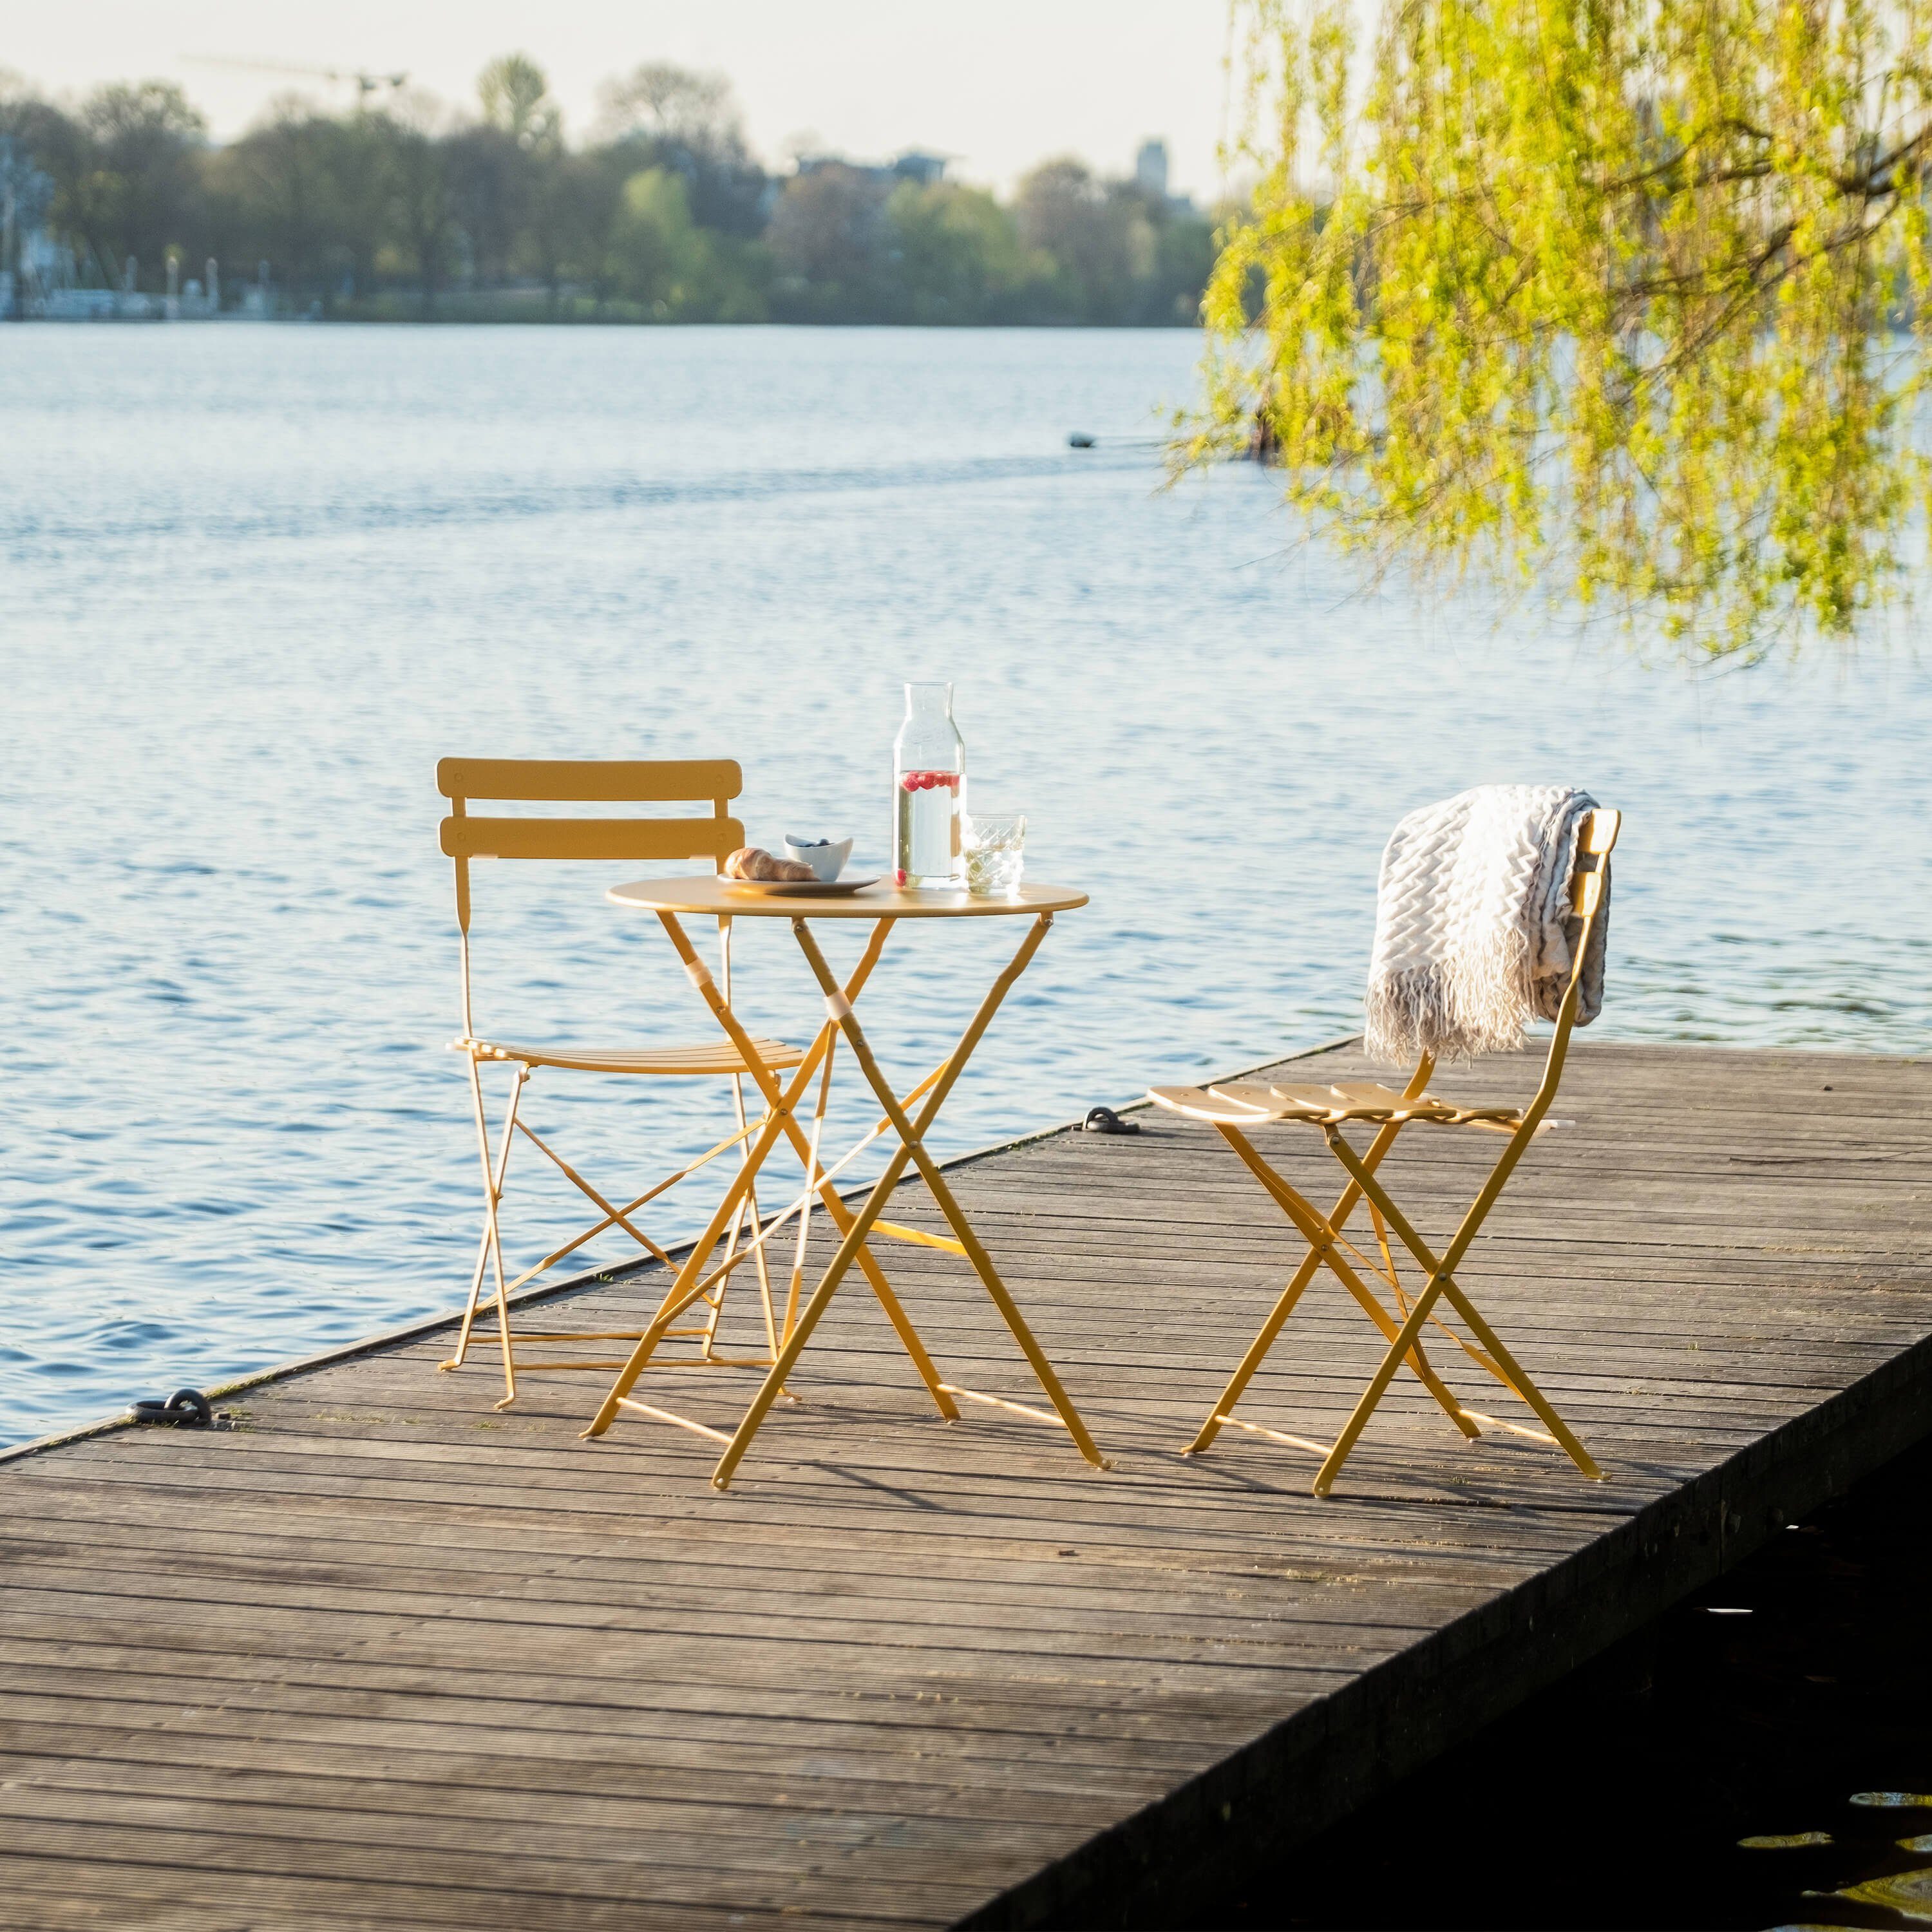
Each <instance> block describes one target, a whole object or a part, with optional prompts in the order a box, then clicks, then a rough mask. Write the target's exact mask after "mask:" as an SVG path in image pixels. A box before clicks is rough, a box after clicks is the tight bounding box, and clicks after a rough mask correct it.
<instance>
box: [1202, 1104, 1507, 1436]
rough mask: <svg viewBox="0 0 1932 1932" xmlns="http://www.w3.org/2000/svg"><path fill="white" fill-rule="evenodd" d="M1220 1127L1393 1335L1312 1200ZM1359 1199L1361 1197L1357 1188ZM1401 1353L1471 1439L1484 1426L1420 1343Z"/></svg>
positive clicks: (1392, 1325) (1386, 1335) (1318, 1253)
mask: <svg viewBox="0 0 1932 1932" xmlns="http://www.w3.org/2000/svg"><path fill="white" fill-rule="evenodd" d="M1397 1125H1399V1123H1397V1122H1394V1121H1391V1122H1390V1123H1389V1124H1388V1126H1389V1127H1395V1126H1397ZM1220 1132H1221V1134H1222V1136H1223V1138H1224V1139H1226V1141H1227V1142H1228V1145H1229V1146H1230V1147H1232V1148H1233V1149H1234V1150H1235V1153H1237V1154H1239V1155H1240V1156H1241V1159H1242V1160H1244V1162H1245V1163H1247V1166H1248V1168H1249V1169H1250V1172H1252V1173H1253V1175H1254V1176H1255V1178H1256V1180H1258V1181H1259V1182H1260V1183H1261V1184H1262V1187H1265V1189H1266V1190H1268V1193H1270V1194H1271V1195H1272V1196H1274V1199H1275V1201H1276V1202H1277V1205H1279V1206H1280V1208H1281V1210H1282V1211H1283V1213H1284V1214H1286V1215H1287V1216H1288V1217H1289V1220H1291V1221H1292V1222H1293V1223H1295V1226H1296V1227H1297V1228H1298V1229H1299V1230H1300V1231H1301V1235H1302V1238H1304V1240H1305V1241H1307V1243H1308V1244H1309V1246H1310V1250H1311V1251H1312V1253H1313V1257H1314V1259H1316V1262H1318V1263H1319V1264H1321V1265H1325V1266H1326V1267H1327V1268H1328V1271H1329V1272H1330V1273H1331V1274H1333V1275H1334V1277H1335V1278H1336V1280H1337V1281H1339V1282H1340V1283H1341V1284H1342V1286H1343V1287H1344V1288H1346V1289H1347V1290H1348V1291H1349V1293H1350V1294H1351V1295H1353V1296H1354V1297H1355V1300H1356V1301H1357V1303H1358V1304H1359V1305H1360V1306H1361V1310H1362V1312H1363V1313H1364V1314H1365V1315H1366V1316H1367V1317H1368V1318H1369V1319H1370V1321H1371V1322H1373V1323H1374V1324H1375V1325H1376V1328H1378V1329H1379V1330H1380V1331H1382V1337H1383V1339H1384V1340H1387V1341H1393V1340H1394V1338H1395V1336H1396V1333H1397V1324H1396V1322H1394V1320H1393V1319H1391V1316H1390V1315H1389V1313H1388V1310H1387V1309H1385V1307H1383V1306H1382V1304H1381V1302H1380V1301H1378V1300H1377V1299H1376V1296H1375V1295H1374V1294H1373V1292H1371V1291H1370V1289H1369V1287H1368V1285H1367V1283H1365V1282H1364V1280H1362V1278H1361V1276H1360V1275H1358V1274H1357V1273H1356V1272H1355V1270H1354V1269H1353V1268H1351V1267H1350V1266H1349V1264H1348V1263H1347V1262H1346V1261H1344V1260H1343V1259H1342V1257H1341V1256H1340V1254H1339V1253H1337V1252H1336V1244H1337V1241H1338V1240H1339V1238H1340V1236H1339V1235H1338V1233H1337V1229H1336V1227H1335V1226H1334V1223H1333V1222H1330V1221H1325V1220H1322V1217H1321V1216H1320V1215H1319V1214H1317V1213H1316V1211H1315V1207H1314V1204H1313V1202H1310V1201H1308V1200H1306V1199H1304V1197H1303V1196H1301V1195H1300V1194H1299V1193H1297V1192H1296V1191H1295V1189H1293V1188H1292V1187H1289V1184H1288V1183H1287V1182H1286V1181H1284V1180H1283V1179H1282V1178H1281V1176H1280V1175H1278V1174H1277V1173H1276V1172H1275V1171H1274V1169H1273V1168H1271V1167H1270V1166H1268V1163H1267V1162H1266V1161H1265V1160H1262V1157H1261V1156H1260V1155H1259V1154H1258V1153H1256V1151H1255V1149H1254V1148H1253V1145H1252V1144H1251V1143H1250V1142H1249V1140H1248V1139H1247V1136H1246V1135H1244V1134H1243V1133H1241V1130H1239V1129H1238V1128H1237V1127H1229V1126H1226V1125H1225V1124H1220ZM1383 1134H1387V1135H1388V1138H1387V1139H1386V1140H1385V1139H1384V1138H1383ZM1394 1139H1395V1136H1394V1134H1393V1133H1388V1127H1385V1129H1384V1130H1383V1133H1379V1134H1378V1135H1377V1136H1376V1142H1377V1144H1378V1145H1379V1146H1380V1147H1381V1148H1382V1152H1383V1153H1386V1152H1387V1151H1388V1148H1389V1146H1390V1145H1392V1144H1393V1142H1394ZM1370 1152H1371V1153H1373V1152H1375V1148H1373V1147H1372V1148H1370ZM1380 1158H1381V1156H1380V1155H1379V1154H1378V1155H1377V1159H1378V1160H1379V1159H1380ZM1357 1198H1358V1199H1359V1198H1360V1196H1359V1192H1358V1196H1357ZM1348 1205H1349V1208H1350V1209H1351V1210H1352V1209H1353V1208H1354V1206H1355V1202H1354V1201H1350V1202H1349V1204H1348ZM1311 1272H1312V1271H1311ZM1277 1305H1279V1304H1277ZM1293 1306H1294V1304H1293V1303H1292V1302H1291V1303H1290V1304H1289V1307H1290V1308H1291V1309H1292V1307H1293ZM1283 1319H1284V1320H1286V1316H1284V1317H1283ZM1404 1353H1405V1355H1406V1357H1407V1358H1408V1361H1409V1367H1411V1368H1412V1369H1413V1370H1415V1374H1416V1376H1417V1379H1418V1380H1419V1381H1420V1382H1421V1384H1422V1385H1423V1387H1424V1388H1426V1389H1427V1391H1429V1393H1430V1394H1431V1395H1432V1396H1433V1397H1435V1399H1436V1403H1437V1406H1439V1408H1440V1409H1442V1412H1443V1414H1444V1415H1446V1416H1448V1418H1449V1420H1450V1421H1451V1422H1453V1423H1454V1424H1455V1425H1456V1427H1457V1430H1460V1432H1461V1433H1462V1435H1463V1438H1464V1439H1465V1440H1466V1441H1469V1442H1474V1441H1475V1439H1476V1438H1477V1437H1478V1436H1480V1435H1481V1433H1482V1431H1481V1430H1480V1429H1478V1427H1477V1426H1476V1425H1475V1423H1473V1422H1472V1421H1470V1419H1469V1414H1468V1412H1466V1410H1465V1409H1464V1408H1463V1405H1462V1403H1461V1402H1460V1400H1458V1399H1457V1396H1456V1394H1455V1391H1454V1390H1452V1389H1451V1388H1450V1387H1449V1385H1448V1384H1447V1383H1446V1382H1444V1381H1443V1379H1442V1377H1441V1376H1439V1375H1438V1374H1437V1373H1436V1371H1435V1370H1434V1369H1433V1367H1431V1366H1430V1362H1429V1360H1428V1358H1427V1356H1425V1355H1423V1353H1422V1352H1421V1350H1420V1349H1417V1348H1415V1347H1413V1346H1412V1347H1410V1348H1409V1349H1406V1350H1405V1352H1404ZM1257 1366H1259V1364H1257ZM1228 1413H1229V1411H1228V1409H1226V1407H1225V1406H1223V1407H1222V1408H1220V1409H1217V1411H1216V1414H1217V1415H1220V1416H1226V1415H1227V1414H1228Z"/></svg>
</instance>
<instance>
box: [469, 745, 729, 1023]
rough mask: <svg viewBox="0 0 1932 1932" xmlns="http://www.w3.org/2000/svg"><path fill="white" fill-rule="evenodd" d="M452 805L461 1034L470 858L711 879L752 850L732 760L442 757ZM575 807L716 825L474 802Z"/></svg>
mask: <svg viewBox="0 0 1932 1932" xmlns="http://www.w3.org/2000/svg"><path fill="white" fill-rule="evenodd" d="M436 784H437V790H439V791H440V792H441V793H442V794H443V796H444V797H445V798H446V799H449V816H448V817H446V818H445V819H444V820H443V850H444V852H445V853H446V854H447V855H448V856H449V857H450V858H452V859H455V862H456V922H457V925H458V928H459V929H460V931H461V933H462V936H463V1026H464V1028H465V1030H466V1031H467V1030H468V1028H469V864H470V861H471V860H472V859H552V860H565V861H568V860H574V859H632V860H636V861H638V862H643V861H646V860H658V859H673V860H676V859H699V860H702V861H704V862H707V863H708V864H709V866H710V868H711V869H712V871H719V870H721V868H722V866H723V864H724V859H726V858H727V856H729V855H730V853H733V852H734V851H736V850H737V848H738V847H739V846H740V845H742V844H744V842H745V828H744V827H743V826H742V825H741V824H740V823H739V822H738V820H736V818H734V817H732V816H731V814H730V809H729V808H730V802H731V800H732V799H734V798H736V796H738V794H739V792H741V791H742V790H743V789H744V784H745V775H744V772H742V770H741V769H739V765H738V761H737V760H736V759H735V758H610V759H601V758H441V759H439V760H437V767H436ZM474 799H483V800H484V801H485V802H488V803H490V804H501V803H503V802H523V803H538V802H541V803H544V804H558V803H567V804H571V805H617V804H624V805H672V804H678V805H693V804H705V805H709V806H710V808H711V814H710V816H709V817H696V816H693V817H681V818H680V817H645V818H604V817H598V818H561V817H547V818H528V817H526V818H515V817H497V816H488V817H485V816H480V815H478V814H474V813H472V812H471V811H470V810H469V805H470V803H471V802H472V800H474Z"/></svg>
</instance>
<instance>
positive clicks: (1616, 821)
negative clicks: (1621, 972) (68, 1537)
mask: <svg viewBox="0 0 1932 1932" xmlns="http://www.w3.org/2000/svg"><path fill="white" fill-rule="evenodd" d="M1623 823H1624V815H1623V814H1622V812H1620V811H1610V809H1608V808H1607V807H1605V806H1604V805H1598V807H1597V808H1596V809H1595V811H1592V813H1591V814H1590V815H1589V817H1587V818H1586V819H1585V820H1583V824H1582V825H1581V826H1580V827H1579V828H1578V829H1577V869H1576V871H1574V872H1573V873H1572V874H1571V875H1570V905H1571V910H1572V911H1574V913H1576V915H1577V917H1578V918H1579V919H1581V920H1582V921H1583V926H1582V928H1581V929H1580V931H1579V932H1578V933H1577V947H1576V956H1575V958H1574V959H1573V960H1572V961H1571V965H1570V983H1569V985H1568V986H1566V987H1565V989H1563V1002H1562V1005H1561V1006H1559V1007H1558V1008H1557V1010H1556V1037H1555V1038H1554V1039H1553V1040H1551V1041H1550V1057H1549V1058H1548V1059H1547V1060H1546V1061H1544V1067H1543V1079H1542V1082H1541V1085H1539V1086H1538V1089H1537V1096H1536V1100H1535V1105H1534V1106H1533V1107H1532V1110H1531V1111H1532V1115H1533V1116H1534V1117H1535V1118H1536V1119H1538V1120H1540V1119H1541V1118H1542V1115H1543V1112H1544V1109H1547V1107H1548V1106H1549V1105H1550V1102H1551V1101H1552V1100H1554V1099H1555V1098H1556V1083H1557V1082H1559V1080H1560V1079H1562V1077H1563V1057H1564V1055H1565V1054H1566V1053H1567V1052H1568V1051H1569V1049H1570V1030H1571V1028H1572V1027H1574V1025H1576V1023H1577V1003H1578V1001H1580V1000H1581V998H1583V968H1584V965H1585V964H1586V962H1587V961H1588V959H1589V956H1590V935H1591V933H1592V930H1593V929H1595V926H1596V923H1597V915H1598V913H1599V912H1600V911H1601V910H1602V907H1603V903H1604V880H1605V878H1606V877H1607V876H1608V871H1607V868H1608V867H1609V865H1610V852H1611V849H1612V847H1614V846H1615V845H1616V842H1617V834H1618V833H1619V832H1621V831H1622V829H1623Z"/></svg>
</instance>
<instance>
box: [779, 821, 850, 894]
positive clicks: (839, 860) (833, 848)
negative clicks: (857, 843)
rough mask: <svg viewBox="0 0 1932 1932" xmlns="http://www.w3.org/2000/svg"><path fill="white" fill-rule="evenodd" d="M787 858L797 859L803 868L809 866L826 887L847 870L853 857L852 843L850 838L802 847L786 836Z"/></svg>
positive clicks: (788, 835)
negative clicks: (846, 867)
mask: <svg viewBox="0 0 1932 1932" xmlns="http://www.w3.org/2000/svg"><path fill="white" fill-rule="evenodd" d="M784 849H785V856H786V857H787V859H796V860H797V861H798V862H799V864H800V865H809V866H810V867H811V869H812V871H813V873H814V874H815V875H816V876H817V877H818V878H819V879H820V880H823V883H825V884H826V885H828V886H829V884H831V883H832V880H834V879H835V878H837V877H838V874H840V873H841V872H842V871H844V869H845V861H846V860H847V859H849V858H850V857H851V856H852V841H851V840H850V839H849V838H835V839H833V840H832V841H831V842H830V843H829V844H824V845H802V844H799V841H798V840H797V839H796V838H794V837H793V835H792V834H791V833H790V832H787V833H786V834H785V841H784Z"/></svg>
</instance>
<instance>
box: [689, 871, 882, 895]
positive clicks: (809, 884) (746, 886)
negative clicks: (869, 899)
mask: <svg viewBox="0 0 1932 1932" xmlns="http://www.w3.org/2000/svg"><path fill="white" fill-rule="evenodd" d="M881 877H883V874H880V873H877V872H874V874H872V876H871V877H870V878H869V879H727V880H725V881H724V883H725V884H726V885H727V886H728V887H729V888H730V889H731V890H732V891H733V892H760V893H763V895H765V896H766V898H776V899H845V898H850V897H851V896H852V895H853V893H854V892H863V891H864V890H865V888H866V887H867V886H875V885H877V883H879V880H880V878H881Z"/></svg>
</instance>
